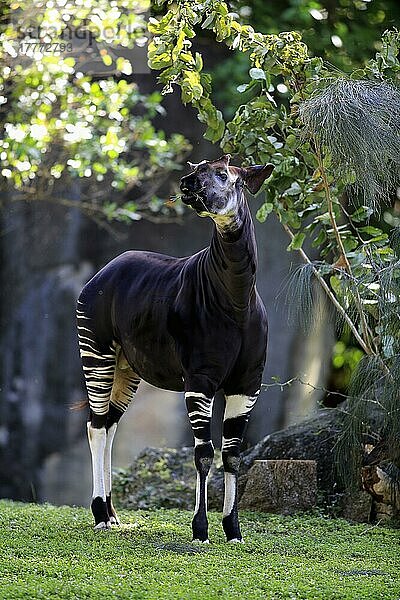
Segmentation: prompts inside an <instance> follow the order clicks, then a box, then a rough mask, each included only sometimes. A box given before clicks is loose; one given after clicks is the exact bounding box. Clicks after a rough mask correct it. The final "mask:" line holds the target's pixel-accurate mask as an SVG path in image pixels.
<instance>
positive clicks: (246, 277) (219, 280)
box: [208, 204, 257, 311]
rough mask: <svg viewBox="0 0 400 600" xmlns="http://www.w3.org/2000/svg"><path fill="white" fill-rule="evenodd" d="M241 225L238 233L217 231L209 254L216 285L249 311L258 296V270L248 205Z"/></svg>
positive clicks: (236, 230) (238, 305)
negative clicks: (255, 288) (256, 284)
mask: <svg viewBox="0 0 400 600" xmlns="http://www.w3.org/2000/svg"><path fill="white" fill-rule="evenodd" d="M240 218H241V224H240V226H239V228H238V229H235V231H229V232H226V233H224V232H221V231H220V230H218V229H217V228H215V229H214V234H213V237H212V240H211V244H210V250H209V260H208V263H209V272H210V276H211V278H212V279H213V281H214V284H215V285H219V286H221V285H222V286H223V288H224V290H225V292H226V294H227V297H228V298H229V301H230V304H231V305H233V307H234V308H235V309H236V310H239V311H243V310H245V309H246V308H247V307H248V306H249V303H250V299H251V297H252V295H253V294H254V287H255V282H256V269H257V246H256V240H255V234H254V225H253V221H252V219H251V215H250V211H249V209H248V207H247V205H246V204H245V205H244V206H243V209H242V214H241V215H240Z"/></svg>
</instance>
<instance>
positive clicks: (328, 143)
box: [150, 0, 400, 473]
mask: <svg viewBox="0 0 400 600" xmlns="http://www.w3.org/2000/svg"><path fill="white" fill-rule="evenodd" d="M160 4H165V3H163V2H160ZM166 4H168V10H167V12H166V14H165V16H164V17H163V18H162V19H161V20H159V21H157V20H156V19H154V20H153V22H152V31H153V33H154V34H155V36H156V38H155V39H156V40H157V41H156V42H155V44H154V46H153V50H152V52H151V53H150V65H151V66H152V67H153V68H162V72H161V75H160V79H161V80H162V81H163V82H164V83H165V84H166V87H165V90H164V91H166V92H168V91H170V89H171V86H172V85H173V84H178V85H179V86H180V87H181V90H182V100H183V101H184V102H192V104H193V105H194V106H195V107H196V108H197V109H198V111H199V118H200V119H201V120H207V119H206V117H207V114H210V115H211V114H218V119H217V120H216V121H215V122H213V120H212V119H210V120H208V121H207V123H208V129H207V131H206V136H207V137H209V138H210V139H212V140H214V141H217V140H220V144H221V146H222V148H223V150H224V151H225V152H229V153H232V154H238V155H239V156H240V157H241V158H242V160H244V161H245V162H250V161H251V162H253V163H254V162H259V163H265V162H272V163H273V164H274V165H275V169H274V172H273V174H272V176H271V178H270V180H269V181H268V186H267V189H266V190H265V201H264V203H263V205H262V207H261V208H260V209H259V212H258V218H259V219H260V220H261V221H263V220H265V219H266V218H267V216H268V215H269V214H270V213H271V212H275V213H276V214H277V216H278V218H279V219H280V221H281V223H282V225H283V227H284V229H285V230H286V232H287V233H288V235H289V237H290V240H291V241H290V244H289V247H288V250H297V251H299V252H300V254H301V256H302V257H303V259H304V261H305V263H306V264H307V267H306V268H303V269H300V270H298V271H297V272H296V273H295V279H294V280H293V281H292V283H291V284H290V285H291V288H290V289H291V296H292V297H295V298H296V301H297V302H298V304H299V305H300V306H301V309H302V310H303V309H308V310H305V312H303V314H305V318H306V320H307V314H308V315H309V314H310V307H311V305H312V303H313V294H312V292H311V280H310V275H313V278H314V277H315V278H316V280H317V281H318V282H319V284H320V285H321V286H322V288H323V289H324V291H325V293H326V294H327V296H328V298H329V299H330V301H331V302H332V304H333V305H334V306H335V308H336V310H337V313H338V317H339V320H340V321H341V322H342V324H343V325H345V326H346V327H349V328H350V330H351V332H352V335H353V336H354V338H355V340H356V342H357V343H358V344H359V345H360V347H361V348H362V349H363V351H364V353H365V354H366V355H367V358H366V359H365V360H366V361H367V362H366V363H364V362H363V361H361V362H360V363H359V364H360V367H359V369H357V370H356V372H355V374H354V382H353V386H352V389H353V390H354V395H355V398H354V399H353V401H351V402H350V405H349V422H348V423H347V425H346V426H345V430H344V431H343V436H342V440H341V442H340V444H339V446H341V448H342V452H341V453H340V452H338V455H340V461H341V462H344V461H346V460H347V459H346V458H345V457H344V455H345V454H346V452H347V457H348V456H349V452H352V453H353V455H354V460H349V461H348V465H349V466H351V465H353V466H355V465H356V463H357V461H359V460H360V455H361V450H362V435H361V434H362V433H364V432H365V431H366V430H368V418H367V417H368V410H367V409H366V404H365V402H364V400H365V398H366V390H362V389H361V388H362V386H361V388H357V385H356V382H357V379H358V378H359V379H360V380H361V381H368V384H369V385H370V386H372V387H373V388H375V390H377V389H379V392H380V401H379V404H377V406H378V408H379V410H381V412H382V414H383V419H384V420H386V421H387V420H388V421H390V422H391V423H392V428H391V431H392V437H393V436H397V437H400V415H399V413H398V412H394V411H393V410H392V408H391V407H392V405H393V404H394V405H396V403H397V405H398V401H399V397H398V389H399V388H398V386H397V387H396V386H395V385H394V378H393V377H392V375H391V374H392V371H393V369H394V364H395V363H396V361H397V358H398V356H399V355H400V337H399V335H398V331H399V315H398V311H397V312H396V308H395V307H398V304H399V300H400V290H399V276H400V272H399V258H398V250H397V249H396V248H397V246H396V248H395V245H394V243H392V242H391V240H396V239H397V237H396V236H394V237H393V236H392V237H390V236H389V235H388V233H387V232H386V231H383V230H382V229H381V228H379V227H376V226H374V225H372V224H371V221H370V218H371V216H372V215H373V213H374V211H379V210H380V209H381V206H382V200H383V198H385V199H387V198H391V197H393V194H394V193H395V191H396V186H398V185H400V170H399V158H398V157H399V144H400V130H399V128H398V123H399V122H400V121H399V117H398V116H399V111H400V94H399V92H398V90H397V86H398V84H399V83H400V62H399V60H398V54H399V47H400V34H399V32H397V31H396V30H394V31H386V32H385V33H384V35H383V37H382V41H381V47H380V50H379V52H377V54H376V56H375V58H371V59H370V60H369V61H368V62H367V63H366V64H364V65H362V67H361V68H360V67H359V68H358V69H357V70H356V71H354V72H353V73H352V74H351V75H349V76H345V75H344V74H342V73H340V72H338V71H337V70H336V69H334V70H332V68H331V67H330V66H329V65H328V64H326V63H324V61H323V60H322V58H319V57H313V56H311V55H310V54H309V52H308V49H307V46H306V45H305V44H304V42H303V41H302V40H301V37H300V35H299V34H298V33H296V32H285V33H280V34H262V33H259V32H255V31H254V29H253V28H252V27H251V26H250V25H247V24H241V23H240V22H239V21H238V20H237V14H235V13H232V12H229V10H228V7H227V5H226V4H225V3H224V2H220V1H217V0H206V2H204V3H203V4H202V5H201V7H200V6H199V5H197V4H196V3H193V2H184V1H182V2H179V3H177V4H170V3H166ZM170 23H173V27H172V26H171V25H170ZM195 27H202V28H206V29H211V30H212V31H213V32H214V34H215V36H216V40H217V41H224V43H225V44H227V45H228V47H229V48H231V49H232V50H238V51H241V52H243V53H246V54H247V56H248V60H249V65H250V69H249V77H250V79H249V80H248V81H247V82H244V83H243V84H242V85H241V86H239V88H238V89H239V91H240V92H241V93H243V97H244V102H243V104H242V105H241V106H240V107H239V108H238V109H237V111H236V113H235V114H234V116H233V118H232V119H231V121H230V122H229V123H227V124H226V127H225V128H224V126H223V122H222V120H221V119H222V116H221V115H220V114H219V113H218V111H217V109H216V108H214V107H213V105H212V103H211V99H210V98H211V90H210V85H209V83H210V82H209V77H207V76H205V75H204V74H203V73H202V67H203V65H202V61H201V60H200V59H199V58H198V56H196V58H194V57H193V55H192V54H191V50H190V48H191V44H192V42H191V38H192V37H193V36H194V28H195ZM160 53H162V56H164V58H165V60H167V57H168V65H167V64H165V66H164V65H161V64H160V63H159V62H158V63H157V62H154V59H155V58H156V57H157V56H159V55H160ZM186 65H190V66H189V68H190V73H191V80H193V81H194V80H195V79H196V81H197V82H198V83H199V84H200V87H199V86H198V85H196V86H194V88H193V89H192V91H191V92H188V89H187V88H188V86H190V81H191V80H189V79H188V75H187V69H188V67H187V66H186ZM273 77H279V78H280V80H281V82H282V83H283V84H284V86H285V89H286V90H287V101H286V102H282V101H281V99H280V98H279V97H278V95H277V93H276V88H275V86H273V85H272V78H273ZM202 82H203V83H204V84H205V85H204V86H203V84H202ZM203 103H204V104H203ZM210 103H211V104H210ZM215 111H217V112H215ZM306 242H307V244H308V245H310V244H311V245H312V246H314V247H315V248H317V249H318V250H319V254H320V260H319V261H318V262H317V263H313V262H312V261H311V260H310V259H309V257H308V255H307V253H306V252H305V250H304V249H303V247H304V246H305V243H306ZM308 320H309V319H308ZM364 364H367V365H373V369H372V371H371V372H370V373H369V374H368V376H367V377H364V375H363V365H364ZM382 378H383V379H382ZM382 381H385V385H384V386H383V388H382V387H381V383H382ZM376 386H378V388H377V387H376ZM357 389H358V391H357V392H356V391H355V390H357ZM383 394H384V395H383ZM393 398H394V399H395V400H393ZM388 415H390V416H388ZM389 429H390V428H389ZM389 429H388V428H386V434H387V432H388V431H389ZM342 442H343V443H342ZM388 447H389V448H391V449H393V452H392V453H391V454H390V453H389V454H390V456H391V457H392V459H393V460H400V454H399V455H398V456H397V455H395V452H394V448H395V447H397V446H396V445H395V444H389V445H388ZM350 470H351V469H350ZM353 473H354V470H353Z"/></svg>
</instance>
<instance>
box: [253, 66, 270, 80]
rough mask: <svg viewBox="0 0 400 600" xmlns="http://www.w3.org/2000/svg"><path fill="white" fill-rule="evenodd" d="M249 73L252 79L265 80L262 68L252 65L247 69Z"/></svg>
mask: <svg viewBox="0 0 400 600" xmlns="http://www.w3.org/2000/svg"><path fill="white" fill-rule="evenodd" d="M249 75H250V77H251V78H252V79H264V80H266V76H265V73H264V71H263V70H262V69H257V68H255V67H253V68H252V69H250V71H249Z"/></svg>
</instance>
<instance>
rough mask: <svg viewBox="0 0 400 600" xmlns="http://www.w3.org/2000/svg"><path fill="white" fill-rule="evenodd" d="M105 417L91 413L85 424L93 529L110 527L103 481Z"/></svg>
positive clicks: (105, 436)
mask: <svg viewBox="0 0 400 600" xmlns="http://www.w3.org/2000/svg"><path fill="white" fill-rule="evenodd" d="M106 419H107V415H101V416H100V417H99V416H98V415H96V414H93V413H92V417H91V420H90V421H89V423H88V424H87V432H88V440H89V447H90V453H91V455H92V474H93V492H92V502H91V505H90V508H91V510H92V513H93V516H94V521H95V527H94V528H95V529H109V528H110V518H109V515H108V510H107V503H106V492H105V482H104V453H105V448H106V444H107V432H106V427H105V424H106ZM96 425H97V426H96Z"/></svg>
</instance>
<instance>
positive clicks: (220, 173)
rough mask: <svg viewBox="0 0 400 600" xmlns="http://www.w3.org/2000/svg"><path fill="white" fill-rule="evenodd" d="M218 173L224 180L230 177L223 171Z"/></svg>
mask: <svg viewBox="0 0 400 600" xmlns="http://www.w3.org/2000/svg"><path fill="white" fill-rule="evenodd" d="M217 175H218V177H219V178H220V179H221V180H222V181H226V180H227V179H228V175H227V174H226V173H224V172H223V171H217Z"/></svg>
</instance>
